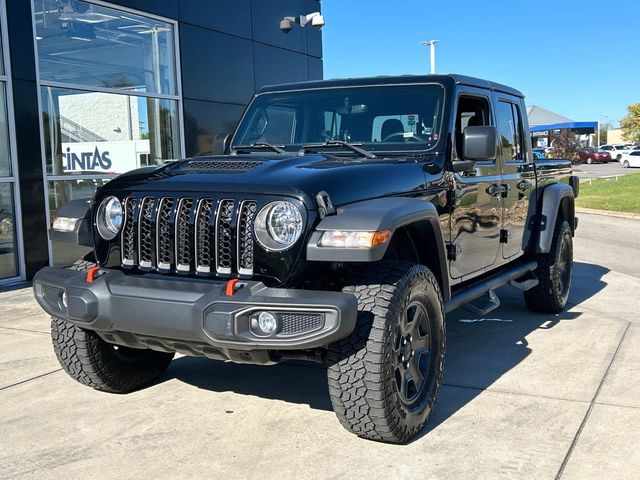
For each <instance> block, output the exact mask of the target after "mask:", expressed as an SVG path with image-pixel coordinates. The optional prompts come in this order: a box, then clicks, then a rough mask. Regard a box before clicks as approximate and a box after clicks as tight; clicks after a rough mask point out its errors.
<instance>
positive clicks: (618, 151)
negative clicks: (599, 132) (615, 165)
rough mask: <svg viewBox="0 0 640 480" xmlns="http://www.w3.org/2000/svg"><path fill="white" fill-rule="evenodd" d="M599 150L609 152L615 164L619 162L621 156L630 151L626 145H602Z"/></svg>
mask: <svg viewBox="0 0 640 480" xmlns="http://www.w3.org/2000/svg"><path fill="white" fill-rule="evenodd" d="M600 150H605V151H607V152H609V154H610V155H611V158H612V159H613V160H615V161H616V162H619V161H620V159H621V158H622V155H624V154H625V153H628V151H629V150H630V149H629V147H628V146H627V145H623V144H618V145H603V146H601V147H600Z"/></svg>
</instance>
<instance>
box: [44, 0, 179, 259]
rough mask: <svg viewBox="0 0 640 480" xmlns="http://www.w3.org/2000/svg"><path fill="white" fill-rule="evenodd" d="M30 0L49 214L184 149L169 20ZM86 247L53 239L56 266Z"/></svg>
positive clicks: (74, 2)
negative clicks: (31, 3) (34, 32)
mask: <svg viewBox="0 0 640 480" xmlns="http://www.w3.org/2000/svg"><path fill="white" fill-rule="evenodd" d="M32 1H33V16H34V24H35V30H36V46H37V56H38V73H39V78H38V84H39V89H40V112H41V125H42V135H43V144H44V163H45V171H46V184H47V189H48V200H49V222H52V221H53V219H54V218H55V216H56V213H57V211H58V210H59V209H60V207H61V206H62V205H64V204H65V203H67V202H69V201H71V200H76V199H78V198H89V197H92V196H93V195H94V193H95V190H96V188H97V187H98V186H100V185H102V184H104V183H105V182H107V181H108V180H109V179H110V178H113V176H114V175H116V174H120V173H125V172H128V171H130V170H134V169H136V168H139V167H145V166H149V165H158V164H160V163H162V162H164V161H168V160H177V159H179V158H181V157H182V150H183V145H182V139H181V134H182V129H181V123H180V122H181V121H182V119H181V112H182V99H181V98H180V88H179V78H178V75H177V68H178V67H177V65H178V59H177V45H176V35H175V34H176V29H177V24H176V23H175V22H173V21H172V20H168V19H165V20H163V19H161V18H158V17H154V16H152V15H147V14H144V13H136V12H133V11H131V10H130V9H126V10H125V9H121V8H120V7H118V6H117V5H113V6H105V5H103V4H97V3H94V2H93V1H92V0H86V1H84V0H32ZM87 252H88V249H85V248H83V247H78V246H72V245H71V246H70V245H64V244H61V243H57V242H52V243H51V253H52V257H53V262H52V263H53V264H54V265H56V266H65V265H70V264H72V263H73V262H74V261H75V260H77V259H78V258H80V257H81V256H83V255H84V254H85V253H87Z"/></svg>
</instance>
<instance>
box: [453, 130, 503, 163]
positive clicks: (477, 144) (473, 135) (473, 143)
mask: <svg viewBox="0 0 640 480" xmlns="http://www.w3.org/2000/svg"><path fill="white" fill-rule="evenodd" d="M462 143H463V147H462V154H463V157H464V158H463V159H464V160H473V161H474V162H479V161H483V160H495V159H496V156H497V149H498V148H497V147H498V145H497V141H496V127H467V128H465V129H464V134H463V141H462Z"/></svg>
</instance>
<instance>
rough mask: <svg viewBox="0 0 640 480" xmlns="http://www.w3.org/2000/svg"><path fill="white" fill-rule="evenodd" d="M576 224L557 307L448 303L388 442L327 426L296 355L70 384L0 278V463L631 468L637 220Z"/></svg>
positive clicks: (639, 416) (638, 303)
mask: <svg viewBox="0 0 640 480" xmlns="http://www.w3.org/2000/svg"><path fill="white" fill-rule="evenodd" d="M580 222H581V223H580V229H579V231H578V236H577V238H576V240H575V257H576V264H575V272H574V288H573V292H572V296H571V299H570V301H571V308H570V309H569V310H568V311H567V312H566V313H563V314H561V315H558V316H552V315H536V314H531V313H529V312H528V311H527V310H526V309H525V307H524V305H523V302H522V300H521V294H520V293H519V292H518V291H516V290H513V289H512V288H511V287H506V288H503V289H501V290H500V291H499V293H500V296H501V300H502V303H503V304H502V306H501V307H500V309H498V310H496V311H494V312H492V313H491V314H490V317H491V318H489V319H485V320H484V321H474V320H481V319H478V318H476V317H474V316H473V315H472V314H470V313H468V312H466V311H465V310H460V311H458V312H457V313H455V314H453V315H450V316H449V318H448V321H447V328H448V341H447V349H448V352H447V365H446V368H445V385H444V387H443V388H442V390H441V393H440V396H439V400H438V402H437V405H436V408H435V411H434V414H433V416H432V418H431V421H430V422H429V424H428V425H427V427H426V428H425V430H424V431H423V432H422V434H421V435H420V436H419V438H418V439H417V440H415V441H414V442H412V443H411V444H409V445H406V446H391V445H384V444H380V443H374V442H369V441H364V440H360V439H358V438H356V437H354V436H352V435H350V434H348V433H347V432H346V431H344V430H343V429H342V427H341V426H340V425H339V423H338V421H337V420H336V418H335V417H334V415H333V412H332V411H331V405H330V402H329V398H328V394H327V391H326V388H327V387H326V379H325V372H324V370H323V369H322V368H319V367H317V366H313V365H311V366H306V365H297V364H294V365H292V364H284V365H278V366H273V367H257V366H242V365H234V364H225V363H221V362H215V361H211V360H207V359H201V358H187V357H182V358H177V359H176V360H174V362H173V363H172V365H171V367H170V368H169V369H168V371H167V372H166V373H165V374H164V375H163V377H162V378H161V379H160V381H159V382H158V383H157V384H156V385H154V386H152V387H150V388H148V389H146V390H143V391H140V392H136V393H133V394H130V395H110V394H105V393H100V392H97V391H94V390H91V389H89V388H86V387H83V386H81V385H79V384H77V383H75V382H73V381H72V380H71V379H70V378H68V377H67V376H66V375H65V374H64V373H63V372H62V371H61V370H60V367H59V365H58V363H57V361H56V359H55V357H54V354H53V351H52V348H51V345H50V340H49V336H48V319H47V318H46V316H45V315H44V314H43V313H42V312H41V311H40V310H39V309H38V308H37V306H36V305H35V302H34V301H33V300H32V298H31V292H30V290H29V289H15V290H11V291H6V292H4V293H1V294H0V409H1V410H0V411H1V415H0V478H34V479H48V478H51V479H60V478H91V479H107V478H108V479H119V480H121V479H123V478H125V479H126V478H172V479H178V478H242V479H244V478H249V479H250V478H256V479H257V478H259V479H268V478H278V479H288V478H309V479H324V478H349V479H356V478H367V479H376V478H443V479H444V478H446V479H456V478H461V479H469V478H491V479H493V478H536V479H552V478H557V477H561V478H563V479H585V478H616V479H620V478H637V474H638V473H637V472H638V471H640V433H638V432H639V430H640V321H639V320H638V316H637V315H638V312H640V242H638V241H637V239H638V238H640V221H634V220H626V219H621V218H611V217H604V216H600V215H581V220H580ZM626 239H629V240H626ZM632 239H633V240H632Z"/></svg>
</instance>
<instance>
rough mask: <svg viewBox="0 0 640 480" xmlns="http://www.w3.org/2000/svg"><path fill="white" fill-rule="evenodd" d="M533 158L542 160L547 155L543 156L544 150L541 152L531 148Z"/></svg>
mask: <svg viewBox="0 0 640 480" xmlns="http://www.w3.org/2000/svg"><path fill="white" fill-rule="evenodd" d="M533 158H534V159H536V160H543V159H545V158H547V157H545V155H544V152H541V151H540V149H534V150H533Z"/></svg>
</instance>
